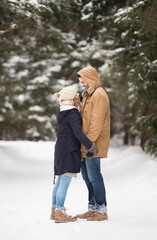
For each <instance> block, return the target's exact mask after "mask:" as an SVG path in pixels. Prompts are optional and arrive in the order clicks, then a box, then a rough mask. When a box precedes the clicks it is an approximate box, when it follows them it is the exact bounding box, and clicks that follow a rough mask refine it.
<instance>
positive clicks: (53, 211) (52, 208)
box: [50, 207, 56, 220]
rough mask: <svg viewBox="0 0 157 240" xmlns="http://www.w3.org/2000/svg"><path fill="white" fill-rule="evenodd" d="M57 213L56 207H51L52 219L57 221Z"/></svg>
mask: <svg viewBox="0 0 157 240" xmlns="http://www.w3.org/2000/svg"><path fill="white" fill-rule="evenodd" d="M55 212H56V208H55V207H51V216H50V219H53V220H55Z"/></svg>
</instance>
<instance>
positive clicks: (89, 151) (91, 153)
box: [86, 143, 98, 159]
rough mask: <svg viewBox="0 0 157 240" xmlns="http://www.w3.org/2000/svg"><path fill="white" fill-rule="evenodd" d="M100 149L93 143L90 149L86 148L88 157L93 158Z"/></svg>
mask: <svg viewBox="0 0 157 240" xmlns="http://www.w3.org/2000/svg"><path fill="white" fill-rule="evenodd" d="M97 152H98V149H97V147H96V146H95V144H94V143H93V144H92V146H91V147H90V148H89V149H86V158H88V159H91V158H94V156H95V155H96V154H97Z"/></svg>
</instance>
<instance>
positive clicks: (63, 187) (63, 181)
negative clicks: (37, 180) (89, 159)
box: [52, 174, 72, 210]
mask: <svg viewBox="0 0 157 240" xmlns="http://www.w3.org/2000/svg"><path fill="white" fill-rule="evenodd" d="M71 178H72V177H70V176H67V175H64V174H63V175H60V176H58V177H57V181H56V184H55V186H54V188H53V192H52V206H53V207H56V210H61V209H62V208H63V207H64V202H65V198H66V194H67V190H68V187H69V185H70V182H71Z"/></svg>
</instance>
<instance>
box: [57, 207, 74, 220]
mask: <svg viewBox="0 0 157 240" xmlns="http://www.w3.org/2000/svg"><path fill="white" fill-rule="evenodd" d="M76 220H77V217H71V216H69V215H68V214H67V213H66V212H65V209H64V208H63V209H62V210H60V211H55V223H67V222H74V221H76Z"/></svg>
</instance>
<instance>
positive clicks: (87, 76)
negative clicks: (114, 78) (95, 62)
mask: <svg viewBox="0 0 157 240" xmlns="http://www.w3.org/2000/svg"><path fill="white" fill-rule="evenodd" d="M77 74H79V75H80V76H81V77H82V78H83V79H84V80H85V81H86V82H87V84H88V87H89V88H88V90H87V92H88V94H89V95H91V94H92V93H93V92H94V91H95V89H96V88H98V87H100V86H101V83H100V80H99V76H98V73H97V71H96V70H95V68H93V67H85V68H83V69H81V70H80V71H79V72H77Z"/></svg>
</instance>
